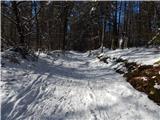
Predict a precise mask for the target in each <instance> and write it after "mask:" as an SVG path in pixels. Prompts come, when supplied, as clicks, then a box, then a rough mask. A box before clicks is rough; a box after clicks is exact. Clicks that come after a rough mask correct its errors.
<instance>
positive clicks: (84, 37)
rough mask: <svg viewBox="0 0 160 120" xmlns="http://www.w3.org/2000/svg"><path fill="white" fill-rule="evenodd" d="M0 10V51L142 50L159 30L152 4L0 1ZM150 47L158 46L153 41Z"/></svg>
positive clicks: (158, 9)
mask: <svg viewBox="0 0 160 120" xmlns="http://www.w3.org/2000/svg"><path fill="white" fill-rule="evenodd" d="M1 5H2V12H1V13H2V15H1V18H2V23H1V24H2V38H1V40H2V49H5V48H7V47H9V46H19V45H20V46H25V47H26V48H28V49H33V50H38V49H41V50H49V51H50V50H77V51H87V50H93V49H97V48H99V47H102V46H104V47H106V48H110V49H116V48H119V47H121V48H123V47H124V48H129V47H140V46H148V45H149V43H150V42H149V41H152V38H153V37H154V36H156V34H157V33H158V32H159V31H158V28H159V27H160V3H159V2H158V1H157V2H156V1H149V2H142V1H130V2H129V1H94V2H91V1H77V2H76V1H68V2H67V1H66V2H64V1H57V2H53V1H49V2H48V1H27V2H26V1H19V2H18V1H2V3H1ZM120 39H123V42H122V43H123V44H122V45H121V46H120V45H119V44H120ZM152 44H154V45H157V44H159V36H158V38H157V39H156V40H154V41H152Z"/></svg>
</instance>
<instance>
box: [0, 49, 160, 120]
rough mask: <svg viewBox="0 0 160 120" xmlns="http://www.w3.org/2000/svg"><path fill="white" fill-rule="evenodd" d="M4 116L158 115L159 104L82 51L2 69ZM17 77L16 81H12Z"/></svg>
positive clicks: (153, 119)
mask: <svg viewBox="0 0 160 120" xmlns="http://www.w3.org/2000/svg"><path fill="white" fill-rule="evenodd" d="M11 78H12V80H11V81H10V83H9V84H8V82H3V83H2V84H3V85H5V87H3V89H2V92H3V93H4V95H3V96H2V120H159V119H160V107H159V106H158V105H156V104H155V103H153V102H152V101H151V100H149V99H148V98H147V96H146V95H145V94H143V93H140V92H138V91H136V90H135V89H134V88H132V86H131V85H130V84H129V83H127V82H126V81H125V79H124V78H123V77H122V76H121V75H120V74H118V73H115V71H113V70H112V69H111V68H110V67H109V66H108V65H107V64H104V63H101V62H99V61H98V59H95V58H94V57H87V54H86V53H84V54H82V53H75V52H70V53H69V54H67V55H66V56H65V57H62V58H61V59H56V60H54V62H53V58H47V57H46V56H45V57H42V60H41V61H40V62H39V63H38V65H37V68H35V70H30V71H29V70H22V69H20V68H18V67H17V68H12V69H11V68H4V69H2V80H3V81H7V80H8V79H11ZM14 82H15V83H14Z"/></svg>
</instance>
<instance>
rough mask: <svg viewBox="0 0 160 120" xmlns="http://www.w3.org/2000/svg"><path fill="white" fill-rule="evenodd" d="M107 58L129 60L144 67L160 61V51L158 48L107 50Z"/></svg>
mask: <svg viewBox="0 0 160 120" xmlns="http://www.w3.org/2000/svg"><path fill="white" fill-rule="evenodd" d="M104 53H105V55H106V56H110V57H112V58H113V57H116V58H120V57H121V58H123V59H127V60H129V61H130V62H137V63H139V64H143V65H153V64H154V63H155V62H156V61H158V60H160V50H159V49H157V48H130V49H116V50H108V49H107V50H106V51H105V52H104Z"/></svg>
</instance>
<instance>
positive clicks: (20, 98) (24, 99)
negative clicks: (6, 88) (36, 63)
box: [8, 75, 48, 119]
mask: <svg viewBox="0 0 160 120" xmlns="http://www.w3.org/2000/svg"><path fill="white" fill-rule="evenodd" d="M47 77H48V75H38V76H37V77H36V79H35V80H33V81H31V82H30V83H29V84H28V86H27V87H26V88H25V89H24V90H23V91H22V92H20V93H19V94H18V95H17V96H16V99H15V100H16V101H14V105H13V108H12V110H11V111H10V114H9V115H8V119H15V118H17V117H18V116H20V115H21V114H22V113H23V112H24V113H25V111H26V110H27V107H28V105H29V104H31V103H33V102H36V99H39V98H37V97H38V96H40V95H39V93H40V89H41V87H42V84H44V80H45V79H47ZM38 84H40V85H39V86H36V85H38ZM31 89H32V91H31ZM22 105H23V106H22ZM18 106H21V108H20V109H21V110H18V111H17V107H18ZM15 111H17V112H16V114H15ZM22 111H23V112H22Z"/></svg>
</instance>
